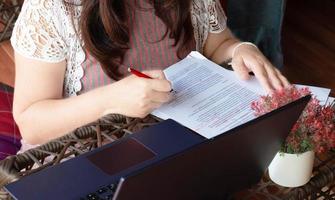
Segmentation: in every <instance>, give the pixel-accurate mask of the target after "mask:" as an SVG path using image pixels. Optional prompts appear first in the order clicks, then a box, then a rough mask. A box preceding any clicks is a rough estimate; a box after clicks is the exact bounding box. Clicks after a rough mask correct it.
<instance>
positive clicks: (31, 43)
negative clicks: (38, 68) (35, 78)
mask: <svg viewBox="0 0 335 200" xmlns="http://www.w3.org/2000/svg"><path fill="white" fill-rule="evenodd" d="M68 15H69V14H68V13H67V11H66V8H65V7H64V4H63V0H25V1H24V3H23V6H22V10H21V13H20V15H19V17H18V19H17V21H16V24H15V27H14V30H13V33H12V38H11V42H12V46H13V47H14V49H15V51H16V52H18V53H21V54H22V55H24V56H26V57H28V58H33V59H38V60H42V61H48V62H59V61H60V60H63V59H64V58H65V54H66V52H67V47H66V46H67V43H66V41H65V39H66V38H67V35H69V34H67V33H68V32H69V30H70V29H71V26H72V24H71V23H70V20H69V16H68Z"/></svg>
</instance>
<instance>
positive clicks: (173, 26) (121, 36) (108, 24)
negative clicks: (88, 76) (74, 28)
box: [80, 0, 193, 80]
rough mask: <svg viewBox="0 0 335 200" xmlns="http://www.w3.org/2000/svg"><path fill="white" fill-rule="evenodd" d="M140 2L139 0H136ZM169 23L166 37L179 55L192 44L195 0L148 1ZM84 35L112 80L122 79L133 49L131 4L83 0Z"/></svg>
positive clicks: (82, 23)
mask: <svg viewBox="0 0 335 200" xmlns="http://www.w3.org/2000/svg"><path fill="white" fill-rule="evenodd" d="M134 1H136V0H134ZM147 1H148V2H149V3H150V4H151V5H153V7H154V9H155V14H156V16H158V17H159V18H160V19H161V20H162V21H163V22H164V24H165V25H166V27H167V31H166V32H165V34H164V36H163V38H162V39H164V38H165V37H169V38H172V39H174V40H175V43H174V46H177V45H178V56H180V55H181V53H182V52H183V51H184V50H185V49H187V48H189V47H190V45H192V41H193V26H192V23H191V14H190V8H191V2H192V1H191V0H147ZM82 6H83V10H82V15H81V21H80V29H81V35H82V38H83V40H84V43H85V48H86V49H87V51H88V52H89V53H90V54H91V55H92V56H93V57H95V58H96V59H97V60H98V61H99V62H100V63H101V66H102V68H103V70H104V72H105V73H106V74H107V75H108V76H109V77H110V78H112V79H115V80H118V79H120V78H121V76H122V75H121V73H120V72H119V65H120V64H121V63H122V62H123V58H124V54H125V52H126V51H127V50H128V49H129V37H130V36H129V35H130V33H129V30H130V28H129V24H128V13H127V10H128V9H127V6H128V5H127V3H126V2H125V1H124V0H83V1H82Z"/></svg>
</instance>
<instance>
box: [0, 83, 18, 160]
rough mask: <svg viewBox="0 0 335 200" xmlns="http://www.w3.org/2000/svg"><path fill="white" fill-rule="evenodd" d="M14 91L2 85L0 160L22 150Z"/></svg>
mask: <svg viewBox="0 0 335 200" xmlns="http://www.w3.org/2000/svg"><path fill="white" fill-rule="evenodd" d="M12 105H13V89H12V88H10V87H8V86H6V85H4V84H2V83H0V160H2V159H4V158H6V157H7V156H9V155H15V154H16V152H17V151H18V150H19V149H20V147H21V143H20V139H21V136H20V132H19V129H18V127H17V126H16V124H15V122H14V119H13V114H12Z"/></svg>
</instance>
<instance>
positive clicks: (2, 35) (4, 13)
mask: <svg viewBox="0 0 335 200" xmlns="http://www.w3.org/2000/svg"><path fill="white" fill-rule="evenodd" d="M21 5H22V0H0V42H2V41H4V40H7V39H9V38H10V36H11V34H12V30H13V27H14V24H15V21H16V19H17V17H18V15H19V13H20V9H21Z"/></svg>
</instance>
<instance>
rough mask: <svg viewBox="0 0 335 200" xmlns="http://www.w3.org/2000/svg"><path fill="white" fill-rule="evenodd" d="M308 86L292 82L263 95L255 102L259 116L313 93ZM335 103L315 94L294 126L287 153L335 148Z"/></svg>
mask: <svg viewBox="0 0 335 200" xmlns="http://www.w3.org/2000/svg"><path fill="white" fill-rule="evenodd" d="M309 94H311V93H310V90H309V89H308V88H307V87H306V88H301V89H297V88H296V87H294V86H292V87H290V88H287V89H283V90H279V91H275V92H274V93H273V94H272V95H271V96H270V95H267V96H261V98H260V99H259V100H258V101H255V102H252V103H251V108H252V110H254V112H255V115H256V116H260V115H263V114H265V113H268V112H271V111H272V110H275V109H277V108H279V107H281V106H284V105H286V104H288V103H290V102H292V101H294V100H297V99H299V98H301V97H303V96H306V95H309ZM334 124H335V104H333V105H327V106H321V105H320V102H319V100H317V99H316V98H315V97H313V98H312V99H311V101H310V102H309V103H308V105H307V106H306V108H305V110H304V111H303V113H302V114H301V116H300V118H299V119H298V121H297V122H296V124H295V125H294V126H293V128H292V130H291V132H290V134H289V136H288V137H287V139H286V142H285V144H283V146H282V151H283V152H285V153H303V152H306V151H309V150H314V151H315V152H317V153H323V152H327V151H329V150H331V149H333V148H335V125H334Z"/></svg>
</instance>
